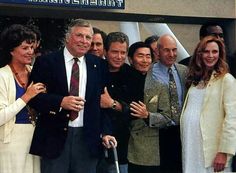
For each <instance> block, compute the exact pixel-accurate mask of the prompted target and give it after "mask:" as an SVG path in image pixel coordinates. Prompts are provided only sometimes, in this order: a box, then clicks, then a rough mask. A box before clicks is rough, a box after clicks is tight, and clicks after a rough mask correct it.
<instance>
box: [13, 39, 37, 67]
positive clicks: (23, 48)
mask: <svg viewBox="0 0 236 173" xmlns="http://www.w3.org/2000/svg"><path fill="white" fill-rule="evenodd" d="M10 53H11V55H12V61H14V63H18V64H22V65H26V64H31V61H32V57H33V55H34V42H32V43H27V42H26V41H23V42H22V43H21V44H20V45H19V46H17V47H15V48H14V49H13V50H12V51H11V52H10Z"/></svg>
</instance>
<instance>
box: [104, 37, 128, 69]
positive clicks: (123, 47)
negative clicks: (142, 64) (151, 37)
mask: <svg viewBox="0 0 236 173" xmlns="http://www.w3.org/2000/svg"><path fill="white" fill-rule="evenodd" d="M127 47H128V45H127V43H126V42H123V43H121V42H112V43H111V44H110V47H109V49H108V51H107V52H106V58H107V61H108V64H109V70H110V71H111V72H116V71H119V69H120V67H121V66H122V65H123V64H124V63H125V59H126V56H127Z"/></svg>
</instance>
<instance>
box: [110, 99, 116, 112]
mask: <svg viewBox="0 0 236 173" xmlns="http://www.w3.org/2000/svg"><path fill="white" fill-rule="evenodd" d="M111 108H112V109H114V110H115V109H116V100H113V103H112V105H111Z"/></svg>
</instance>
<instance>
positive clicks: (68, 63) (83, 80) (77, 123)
mask: <svg viewBox="0 0 236 173" xmlns="http://www.w3.org/2000/svg"><path fill="white" fill-rule="evenodd" d="M64 58H65V67H66V77H67V84H68V91H70V78H71V71H72V66H73V63H74V59H73V58H74V56H73V55H71V54H70V52H69V51H68V49H67V48H66V47H65V49H64ZM78 59H79V61H78V65H79V94H78V95H79V97H82V98H83V99H85V93H86V85H87V66H86V62H85V58H84V56H82V57H78ZM78 114H79V116H78V117H77V118H76V119H75V120H74V121H69V126H70V127H83V118H84V109H82V110H80V111H79V112H78Z"/></svg>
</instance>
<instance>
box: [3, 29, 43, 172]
mask: <svg viewBox="0 0 236 173" xmlns="http://www.w3.org/2000/svg"><path fill="white" fill-rule="evenodd" d="M34 40H35V35H34V33H33V32H32V31H31V30H30V29H29V28H26V27H24V26H22V25H11V26H10V27H8V28H6V29H5V30H4V31H3V32H2V33H1V37H0V43H1V45H0V67H1V68H0V172H1V173H4V172H7V173H39V172H40V168H39V158H36V156H32V155H30V154H28V153H29V147H30V144H31V139H32V135H33V131H34V126H33V125H32V124H31V120H30V119H29V118H30V117H29V114H28V110H27V109H26V107H27V106H26V105H27V103H28V102H29V100H30V99H32V98H33V97H34V96H36V95H37V94H38V93H40V92H45V87H44V85H43V84H42V83H37V84H33V83H31V84H30V85H29V86H28V79H29V74H30V67H29V66H28V64H30V63H31V60H32V57H33V55H34V54H33V53H34V50H33V44H34ZM27 86H28V87H27Z"/></svg>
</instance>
